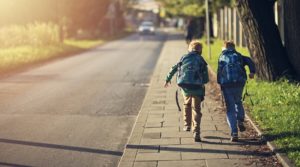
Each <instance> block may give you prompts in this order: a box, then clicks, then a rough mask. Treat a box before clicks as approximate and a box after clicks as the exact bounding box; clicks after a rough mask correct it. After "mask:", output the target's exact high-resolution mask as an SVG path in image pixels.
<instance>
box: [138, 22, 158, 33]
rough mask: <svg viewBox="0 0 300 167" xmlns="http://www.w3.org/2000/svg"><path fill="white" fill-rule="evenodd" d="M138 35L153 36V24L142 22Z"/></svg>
mask: <svg viewBox="0 0 300 167" xmlns="http://www.w3.org/2000/svg"><path fill="white" fill-rule="evenodd" d="M138 32H139V34H152V35H154V34H155V27H154V24H153V22H151V21H144V22H142V23H141V25H140V26H139V28H138Z"/></svg>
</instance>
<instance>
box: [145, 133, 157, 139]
mask: <svg viewBox="0 0 300 167" xmlns="http://www.w3.org/2000/svg"><path fill="white" fill-rule="evenodd" d="M143 138H146V139H160V138H161V133H160V132H157V133H144V134H143Z"/></svg>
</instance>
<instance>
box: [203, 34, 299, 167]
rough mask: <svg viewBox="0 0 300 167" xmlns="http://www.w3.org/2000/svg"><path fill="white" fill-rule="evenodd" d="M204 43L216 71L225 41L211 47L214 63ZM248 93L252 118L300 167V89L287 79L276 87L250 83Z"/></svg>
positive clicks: (264, 83) (247, 97) (257, 81)
mask: <svg viewBox="0 0 300 167" xmlns="http://www.w3.org/2000/svg"><path fill="white" fill-rule="evenodd" d="M201 41H202V43H203V44H204V47H203V48H204V50H203V55H204V57H205V59H206V60H207V62H208V63H209V64H210V66H212V68H213V70H214V71H216V69H217V59H218V56H219V54H220V53H221V48H222V45H223V43H222V41H221V40H218V39H216V40H214V43H213V44H212V46H211V49H212V59H209V57H208V55H207V45H206V43H205V39H201ZM237 50H238V51H239V52H240V53H242V54H243V55H249V52H248V50H247V49H246V48H237ZM247 89H248V93H249V94H250V97H249V96H246V101H245V103H246V106H247V108H248V109H250V112H249V114H250V115H251V117H252V118H253V119H254V120H255V121H256V122H257V123H258V124H259V126H260V128H262V129H263V130H264V133H265V135H266V136H267V138H268V139H269V140H271V141H274V142H275V143H276V145H277V146H278V148H279V150H280V151H282V152H284V153H287V155H288V157H289V158H291V159H292V160H293V161H294V162H296V165H297V166H299V167H300V133H299V132H300V123H299V120H300V112H299V108H300V101H299V99H300V85H299V84H294V83H289V82H288V81H287V80H284V79H282V80H280V81H277V82H272V83H270V82H265V81H259V80H249V81H248V83H247ZM250 98H251V99H250ZM251 101H252V102H253V103H254V105H252V102H251Z"/></svg>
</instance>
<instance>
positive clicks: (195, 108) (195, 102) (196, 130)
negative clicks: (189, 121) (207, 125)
mask: <svg viewBox="0 0 300 167" xmlns="http://www.w3.org/2000/svg"><path fill="white" fill-rule="evenodd" d="M201 101H202V98H200V97H198V96H193V97H192V118H193V134H194V140H195V142H201V138H200V123H201V117H202V113H201Z"/></svg>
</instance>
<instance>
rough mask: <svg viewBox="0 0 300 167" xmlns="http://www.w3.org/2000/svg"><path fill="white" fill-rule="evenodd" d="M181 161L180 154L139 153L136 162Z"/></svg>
mask: <svg viewBox="0 0 300 167" xmlns="http://www.w3.org/2000/svg"><path fill="white" fill-rule="evenodd" d="M166 160H180V153H179V152H172V153H138V154H137V156H136V161H166Z"/></svg>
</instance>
